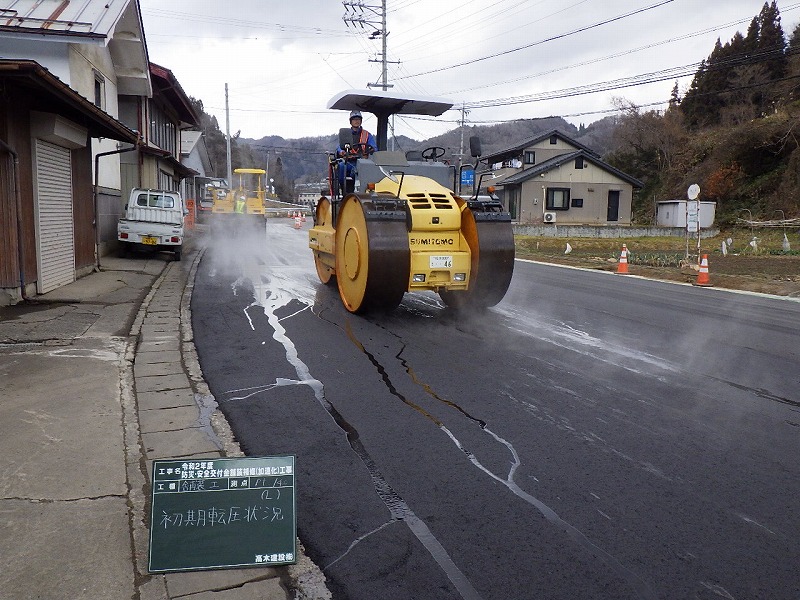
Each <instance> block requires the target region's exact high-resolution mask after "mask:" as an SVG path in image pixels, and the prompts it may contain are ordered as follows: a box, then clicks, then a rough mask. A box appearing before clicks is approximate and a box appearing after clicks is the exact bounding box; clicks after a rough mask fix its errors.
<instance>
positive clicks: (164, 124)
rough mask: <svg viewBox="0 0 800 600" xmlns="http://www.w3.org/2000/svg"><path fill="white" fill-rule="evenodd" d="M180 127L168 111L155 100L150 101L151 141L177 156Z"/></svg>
mask: <svg viewBox="0 0 800 600" xmlns="http://www.w3.org/2000/svg"><path fill="white" fill-rule="evenodd" d="M177 140H178V128H177V126H176V125H175V123H173V122H172V121H171V120H170V119H169V117H168V116H167V115H166V113H165V112H164V111H163V110H161V108H160V107H159V106H158V105H157V104H155V103H154V102H152V101H151V102H150V141H152V142H153V143H154V144H155V145H156V146H158V147H159V148H161V149H162V150H166V151H167V152H169V153H170V154H172V155H173V156H177V148H178V141H177Z"/></svg>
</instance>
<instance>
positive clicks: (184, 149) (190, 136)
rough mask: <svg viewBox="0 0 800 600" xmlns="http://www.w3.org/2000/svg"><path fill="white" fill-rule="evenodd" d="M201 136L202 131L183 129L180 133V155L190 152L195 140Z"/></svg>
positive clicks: (198, 139)
mask: <svg viewBox="0 0 800 600" xmlns="http://www.w3.org/2000/svg"><path fill="white" fill-rule="evenodd" d="M202 136H203V132H202V131H184V132H182V133H181V155H188V154H191V153H192V150H194V147H195V146H196V145H197V142H198V141H200V138H201V137H202Z"/></svg>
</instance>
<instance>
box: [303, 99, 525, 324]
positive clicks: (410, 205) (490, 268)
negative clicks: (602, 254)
mask: <svg viewBox="0 0 800 600" xmlns="http://www.w3.org/2000/svg"><path fill="white" fill-rule="evenodd" d="M452 105H453V103H452V102H449V101H447V100H443V99H439V98H427V97H414V96H408V95H405V94H403V95H400V94H396V93H393V92H388V91H383V92H380V91H375V90H364V91H361V90H349V91H347V92H342V93H340V94H338V95H336V96H334V97H333V98H332V99H331V100H330V101H329V103H328V108H331V109H339V110H350V111H353V110H357V111H364V112H369V113H372V114H374V115H375V116H376V117H377V120H378V132H377V135H376V136H375V138H376V143H377V145H378V149H377V151H375V152H374V153H372V154H370V155H369V156H368V157H366V158H365V157H364V156H363V155H364V154H366V153H363V152H359V153H358V155H359V158H356V159H354V158H341V157H339V156H336V155H335V154H332V155H330V157H329V163H330V165H329V173H328V175H329V183H330V189H329V191H328V193H327V194H325V195H323V196H322V197H321V198H320V199H319V201H318V203H317V208H316V214H315V218H314V225H313V227H312V228H311V229H310V230H309V247H310V248H311V250H312V252H313V255H314V263H315V265H316V270H317V274H318V275H319V278H320V281H322V282H323V283H325V284H330V285H333V284H334V283H335V284H336V285H337V286H338V288H339V295H340V297H341V299H342V302H343V303H344V306H345V308H347V310H348V311H350V312H352V313H363V312H367V311H378V310H380V311H388V310H392V309H394V308H396V307H397V306H398V305H399V304H400V301H401V300H402V298H403V295H404V294H405V293H406V292H417V291H423V290H429V291H434V292H436V293H438V294H439V296H440V297H441V298H442V300H443V302H444V303H445V304H446V305H448V306H452V307H455V308H474V309H481V308H486V307H489V306H494V305H495V304H497V303H498V302H500V300H502V299H503V296H504V295H505V293H506V291H507V290H508V286H509V284H510V282H511V276H512V273H513V270H514V236H513V231H512V228H511V216H510V214H509V213H508V212H507V211H505V209H504V207H503V205H502V203H501V202H500V201H499V200H498V198H497V197H496V196H494V195H493V194H492V193H491V192H486V193H483V194H481V193H479V192H480V182H479V183H478V185H477V188H475V189H476V191H475V192H474V193H473V194H472V195H471V196H469V197H461V196H460V195H458V194H457V193H456V190H457V189H458V186H457V184H458V182H459V181H460V176H461V174H460V173H459V172H458V169H457V168H456V166H454V165H450V164H448V163H447V162H445V161H443V160H440V159H442V158H443V157H444V155H445V153H446V150H445V149H444V148H440V147H431V148H426V149H425V150H423V151H422V152H416V151H414V152H408V153H403V152H398V151H387V150H386V139H387V132H388V122H389V117H391V115H393V114H415V115H428V116H439V115H441V114H442V113H444V112H445V111H446V110H448V109H450V108H451V107H452ZM339 137H340V147H342V148H344V147H345V146H346V145H348V146H349V144H351V143H352V134H351V130H350V128H343V129H341V130H340V132H339ZM470 147H471V153H472V155H473V157H475V158H476V160H477V158H478V157H479V156H480V142H479V140H477V138H472V139H470ZM345 160H351V161H353V162H354V163H355V164H354V165H353V166H354V168H348V169H347V170H346V171H345V170H344V169H341V167H340V164H341V163H342V161H345ZM475 166H477V162H476V165H475ZM340 173H344V177H340Z"/></svg>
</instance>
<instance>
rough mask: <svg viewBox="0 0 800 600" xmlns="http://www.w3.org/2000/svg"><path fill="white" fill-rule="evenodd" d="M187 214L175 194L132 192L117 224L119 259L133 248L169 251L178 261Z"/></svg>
mask: <svg viewBox="0 0 800 600" xmlns="http://www.w3.org/2000/svg"><path fill="white" fill-rule="evenodd" d="M187 214H188V211H187V210H186V207H185V206H184V203H183V199H182V198H181V195H180V194H179V193H178V192H175V191H169V190H146V189H140V188H134V189H132V190H131V195H130V197H129V198H128V203H127V204H126V205H125V216H124V217H123V218H122V219H120V220H119V223H117V241H118V242H119V255H120V256H125V255H126V254H127V253H128V250H130V249H131V248H132V247H133V245H136V246H139V247H148V248H155V249H157V250H167V251H170V252H172V253H173V254H174V256H175V260H180V259H181V251H182V250H183V223H184V218H185V217H186V215H187Z"/></svg>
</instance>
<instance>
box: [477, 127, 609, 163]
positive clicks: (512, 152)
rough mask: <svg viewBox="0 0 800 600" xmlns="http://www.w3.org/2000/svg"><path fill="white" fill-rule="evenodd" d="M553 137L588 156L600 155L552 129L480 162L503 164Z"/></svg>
mask: <svg viewBox="0 0 800 600" xmlns="http://www.w3.org/2000/svg"><path fill="white" fill-rule="evenodd" d="M554 135H555V136H557V137H559V138H561V140H562V141H564V142H566V143H568V144H570V145H572V146H575V148H577V149H579V150H584V151H585V152H587V153H589V154H591V155H593V156H596V157H598V158H599V157H600V155H599V154H598V153H597V152H595V151H594V150H592V149H591V148H589V147H588V146H584V145H583V144H581V143H580V142H576V141H575V140H573V139H572V138H571V137H569V136H567V135H565V134H563V133H562V132H561V131H559V130H558V129H553V130H551V131H548V132H547V133H543V134H541V135H538V136H537V137H535V138H531V139H529V140H527V141H524V142H522V143H521V144H517V145H516V146H512V147H511V148H506V149H505V150H500V151H499V152H494V153H493V154H487V155H484V156H482V157H481V160H482V161H486V162H487V163H488V164H492V163H496V162H503V161H505V160H509V159H512V158H514V157H516V156H519V154H520V153H521V152H522V151H523V150H525V148H530V147H531V146H535V145H536V144H538V143H539V142H543V141H544V140H547V139H550V137H552V136H554Z"/></svg>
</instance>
